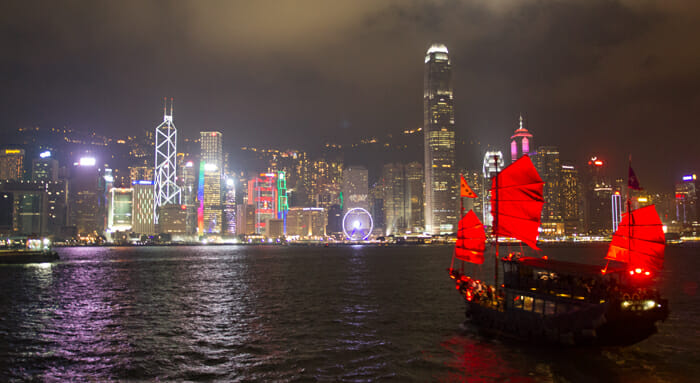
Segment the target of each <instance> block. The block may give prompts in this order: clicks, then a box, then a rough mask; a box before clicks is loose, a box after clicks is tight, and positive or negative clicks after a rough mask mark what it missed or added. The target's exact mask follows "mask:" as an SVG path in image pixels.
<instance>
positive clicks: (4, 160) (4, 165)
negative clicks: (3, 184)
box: [0, 149, 24, 181]
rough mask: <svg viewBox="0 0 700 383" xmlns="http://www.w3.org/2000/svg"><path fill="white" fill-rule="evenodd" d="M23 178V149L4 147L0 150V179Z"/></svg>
mask: <svg viewBox="0 0 700 383" xmlns="http://www.w3.org/2000/svg"><path fill="white" fill-rule="evenodd" d="M22 178H24V149H4V150H2V151H0V180H17V181H19V180H21V179H22Z"/></svg>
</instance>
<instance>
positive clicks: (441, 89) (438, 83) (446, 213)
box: [423, 44, 459, 234]
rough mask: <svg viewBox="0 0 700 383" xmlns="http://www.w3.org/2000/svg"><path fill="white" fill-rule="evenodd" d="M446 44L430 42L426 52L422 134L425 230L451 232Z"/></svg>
mask: <svg viewBox="0 0 700 383" xmlns="http://www.w3.org/2000/svg"><path fill="white" fill-rule="evenodd" d="M448 53H449V52H448V51H447V47H446V46H445V45H442V44H433V45H431V46H430V48H429V49H428V51H427V53H426V56H425V75H424V90H423V134H424V150H425V154H424V157H425V158H424V159H425V162H424V172H425V192H424V195H425V197H424V203H425V211H424V214H425V230H426V231H427V232H429V233H432V234H440V233H452V232H454V231H455V229H456V227H457V226H456V225H457V209H458V201H457V197H458V195H457V194H458V187H459V183H458V182H457V169H456V168H455V119H454V97H453V92H452V66H451V63H450V58H449V56H448Z"/></svg>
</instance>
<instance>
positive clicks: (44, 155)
mask: <svg viewBox="0 0 700 383" xmlns="http://www.w3.org/2000/svg"><path fill="white" fill-rule="evenodd" d="M39 157H41V158H49V157H51V152H50V151H48V150H47V151H45V152H41V153H39Z"/></svg>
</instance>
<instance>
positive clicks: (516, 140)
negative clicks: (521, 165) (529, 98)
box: [510, 115, 535, 163]
mask: <svg viewBox="0 0 700 383" xmlns="http://www.w3.org/2000/svg"><path fill="white" fill-rule="evenodd" d="M534 147H535V146H534V145H533V141H532V134H531V133H530V132H528V130H527V129H525V128H524V127H523V116H522V115H521V116H520V127H519V128H518V129H516V130H515V133H514V134H513V135H512V136H511V137H510V161H511V163H513V162H515V161H516V160H517V159H518V158H520V157H522V156H523V155H525V154H530V153H531V148H534Z"/></svg>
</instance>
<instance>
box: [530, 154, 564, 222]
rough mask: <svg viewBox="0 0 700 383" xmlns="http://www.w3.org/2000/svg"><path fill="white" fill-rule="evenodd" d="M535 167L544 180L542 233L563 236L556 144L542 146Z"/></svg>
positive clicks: (534, 158)
mask: <svg viewBox="0 0 700 383" xmlns="http://www.w3.org/2000/svg"><path fill="white" fill-rule="evenodd" d="M533 160H534V163H535V168H537V172H538V173H539V174H540V177H542V180H543V181H544V191H543V194H544V206H543V207H542V235H545V236H547V235H549V236H561V235H563V234H564V221H563V219H562V211H561V182H562V180H561V170H562V169H561V163H560V159H559V149H558V148H557V147H556V146H540V147H539V148H538V149H537V154H536V155H534V156H533Z"/></svg>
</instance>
